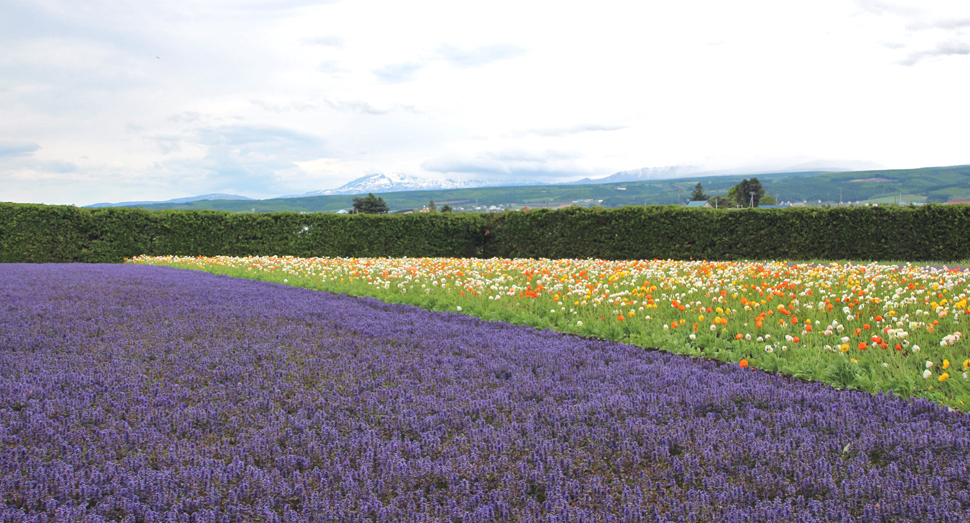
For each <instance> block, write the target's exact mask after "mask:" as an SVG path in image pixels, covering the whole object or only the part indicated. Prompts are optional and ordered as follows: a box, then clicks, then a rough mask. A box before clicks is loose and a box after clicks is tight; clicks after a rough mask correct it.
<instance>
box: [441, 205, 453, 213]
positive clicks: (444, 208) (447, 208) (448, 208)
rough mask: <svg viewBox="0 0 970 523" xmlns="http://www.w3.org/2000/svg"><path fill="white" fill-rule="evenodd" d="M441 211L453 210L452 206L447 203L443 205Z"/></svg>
mask: <svg viewBox="0 0 970 523" xmlns="http://www.w3.org/2000/svg"><path fill="white" fill-rule="evenodd" d="M441 212H452V209H451V206H450V205H448V204H447V203H446V204H444V205H443V206H442V207H441Z"/></svg>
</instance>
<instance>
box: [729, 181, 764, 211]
mask: <svg viewBox="0 0 970 523" xmlns="http://www.w3.org/2000/svg"><path fill="white" fill-rule="evenodd" d="M731 189H733V190H729V191H728V196H729V197H733V198H734V201H735V202H736V203H737V204H738V205H740V206H741V207H757V206H758V203H759V202H760V201H761V198H762V197H763V196H764V195H765V189H764V187H762V186H761V182H760V181H758V179H757V178H751V179H750V180H748V179H744V180H741V183H739V184H737V185H735V186H734V187H732V188H731Z"/></svg>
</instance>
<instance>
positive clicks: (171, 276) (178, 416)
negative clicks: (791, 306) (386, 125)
mask: <svg viewBox="0 0 970 523" xmlns="http://www.w3.org/2000/svg"><path fill="white" fill-rule="evenodd" d="M429 262H430V261H429ZM419 263H420V262H419ZM438 263H441V262H438ZM630 269H633V267H630V268H628V269H627V270H630ZM294 270H295V269H294ZM358 272H359V273H360V272H361V271H358ZM579 272H580V271H576V274H578V273H579ZM587 272H588V271H587ZM489 274H491V273H489ZM684 275H685V276H684V279H685V280H686V279H687V273H686V271H685V272H684ZM388 276H390V273H389V274H388ZM317 277H319V275H318V276H317ZM847 277H848V276H847ZM402 278H403V276H402ZM580 278H582V277H580ZM364 279H365V280H366V277H364ZM596 279H597V280H598V279H599V278H598V275H597V276H596ZM605 279H606V278H604V280H605ZM907 279H909V278H908V277H907ZM382 280H387V281H388V282H390V287H392V288H393V287H395V286H396V283H394V280H389V279H388V278H387V277H386V276H385V277H383V278H382ZM591 280H592V278H591ZM655 280H656V281H655ZM412 281H414V279H413V278H412ZM437 281H438V285H437V287H440V285H441V280H440V279H439V280H437ZM464 281H465V280H464V279H462V282H463V283H464ZM583 281H586V280H585V279H584V280H583ZM614 281H619V278H618V279H617V280H614ZM650 281H651V284H650V286H649V288H651V289H652V287H653V285H654V283H657V284H658V285H657V288H658V290H659V289H661V288H662V287H661V285H663V283H662V282H661V281H660V280H659V279H658V278H657V277H654V278H653V279H651V280H650ZM445 283H446V284H447V285H448V286H452V285H455V282H454V281H453V280H446V281H445ZM562 283H565V282H562ZM596 283H600V282H596ZM381 285H382V286H383V283H382V284H381ZM421 285H422V283H419V282H417V281H414V287H415V289H414V290H417V289H421ZM424 285H426V287H425V288H433V287H436V286H435V285H433V284H427V283H426V284H424ZM536 285H537V283H533V284H531V285H530V288H531V290H530V291H526V290H525V289H523V290H522V292H523V294H524V293H525V292H536V293H542V294H543V295H544V296H545V295H546V294H547V293H548V291H546V290H545V288H546V287H547V286H546V285H544V284H543V289H540V290H536ZM604 285H605V282H604ZM739 285H740V283H736V286H737V287H738V288H739V289H740V286H739ZM795 285H798V284H795ZM469 286H471V285H469ZM924 286H925V285H924ZM405 287H407V286H405ZM548 287H552V286H551V285H550V286H548ZM461 288H462V289H465V290H466V293H470V292H476V293H479V294H483V295H484V294H488V295H490V296H493V297H494V296H495V295H496V291H495V290H493V289H489V288H488V287H487V286H486V287H485V288H477V287H476V289H477V290H475V291H468V290H467V287H465V286H461ZM610 288H611V289H612V288H613V285H612V284H611V287H610ZM641 288H644V287H642V286H641ZM813 288H814V286H813ZM560 290H565V287H564V288H563V289H560ZM589 290H593V289H589ZM728 290H729V294H728V296H731V293H730V289H728ZM408 291H410V289H408ZM486 291H491V292H486ZM556 292H557V291H552V296H555V293H556ZM618 292H619V291H618ZM674 292H676V293H677V294H680V292H679V291H674ZM951 292H953V291H951ZM646 294H652V295H653V296H654V301H655V304H656V305H657V307H658V308H657V309H653V308H648V307H647V305H650V303H649V301H648V302H647V304H646V305H644V310H643V311H640V310H639V307H640V304H641V303H643V301H644V300H646V297H645V296H644V297H634V295H633V293H632V292H630V293H627V294H624V295H623V296H625V297H627V300H628V302H629V301H631V300H633V299H636V300H637V302H638V303H636V304H634V305H631V306H630V309H632V310H633V311H634V315H633V316H632V318H641V317H644V318H645V317H646V316H648V315H649V314H648V313H654V314H656V312H655V311H657V310H660V307H661V306H662V305H663V302H661V299H663V298H662V295H663V292H657V291H652V290H651V291H649V292H647V293H646ZM431 295H432V293H431V292H429V293H428V294H426V296H431ZM613 295H615V294H614V293H613V292H611V296H613ZM668 295H673V294H671V293H668ZM711 295H712V297H713V296H720V293H719V291H712V292H711ZM739 295H740V293H739ZM563 296H564V293H562V292H560V301H562V297H563ZM574 296H575V297H576V298H584V299H585V300H586V301H587V303H591V300H593V299H596V298H597V297H598V294H597V293H595V292H591V293H590V296H589V298H585V295H584V296H582V297H580V296H578V295H574ZM507 298H511V296H509V295H508V293H507V291H506V292H505V293H502V294H501V297H500V303H504V302H502V300H506V299H507ZM571 298H572V297H571ZM683 298H684V300H683V304H684V307H685V308H687V307H688V306H689V305H688V304H687V297H686V296H684V297H683ZM675 299H679V298H675ZM730 299H732V300H733V299H735V298H730ZM777 299H780V298H776V300H777ZM937 299H942V298H937ZM0 300H2V301H0V304H2V307H0V500H2V501H0V521H4V522H54V521H58V522H60V521H72V522H73V521H90V522H94V521H132V522H134V521H145V522H154V521H178V522H183V521H184V522H209V521H227V522H229V521H231V522H236V521H240V522H241V521H266V522H284V521H285V522H310V521H317V522H320V521H326V522H330V521H333V522H375V521H376V522H398V521H405V522H411V521H413V522H453V521H461V522H469V523H474V522H492V521H530V522H531V521H544V522H559V521H562V522H566V521H570V522H571V521H604V522H620V521H622V522H637V521H656V522H665V521H717V522H721V521H724V522H742V521H743V522H756V521H804V522H810V521H825V522H840V521H846V522H850V521H858V522H863V521H866V522H868V521H899V522H903V521H906V522H909V521H912V522H916V521H920V522H950V521H952V522H957V521H966V515H967V514H968V513H970V484H968V478H970V460H968V453H970V417H968V416H967V415H966V414H964V413H961V412H952V411H949V410H948V409H947V408H945V407H942V406H940V405H937V404H934V403H932V402H930V401H926V400H924V399H910V400H905V399H901V398H896V397H892V396H887V395H872V394H868V393H865V392H860V391H838V390H835V389H833V388H831V387H828V386H825V385H822V384H819V383H812V382H806V381H802V380H796V379H792V378H789V377H785V376H780V375H776V374H769V373H764V372H757V371H752V370H751V369H745V368H742V367H741V366H740V365H738V364H737V363H736V362H735V363H731V364H725V363H722V362H717V361H712V360H699V359H695V358H689V357H684V356H680V355H676V354H672V353H669V352H661V351H650V350H643V349H642V348H639V347H635V346H632V345H629V344H623V343H617V342H612V341H606V340H598V339H592V338H582V337H577V336H570V335H566V334H562V333H557V332H553V331H550V330H536V329H532V328H529V327H524V326H515V325H510V324H508V323H501V322H485V321H482V320H480V319H477V318H474V317H470V316H466V315H461V314H453V313H442V312H432V311H427V310H424V309H421V308H418V307H414V306H409V305H403V304H388V303H385V302H382V301H379V300H375V299H372V298H356V297H350V296H346V295H336V294H330V293H324V292H314V291H310V290H307V289H302V288H294V287H290V286H284V285H276V284H273V283H268V282H258V281H251V280H246V279H241V278H228V277H222V276H217V275H211V274H206V273H203V272H199V271H183V270H173V269H170V268H165V267H145V266H137V265H91V264H84V265H80V264H72V265H27V264H24V265H20V264H7V265H3V266H0ZM491 301H492V302H494V298H493V300H491ZM574 301H576V300H574ZM578 301H580V302H582V301H583V300H581V299H580V300H578ZM692 301H693V302H696V301H699V300H698V299H695V300H692ZM759 301H760V300H759ZM860 302H861V300H860ZM469 303H471V302H469ZM523 303H528V302H523ZM556 303H558V302H556ZM604 303H605V302H604ZM621 303H622V301H621ZM728 303H733V302H729V301H728V298H725V303H721V302H720V301H718V302H717V306H720V307H722V309H724V310H725V311H726V308H725V305H728ZM711 305H714V303H713V302H712V303H711ZM772 305H774V302H773V303H772ZM691 306H692V305H691ZM697 307H699V305H698V306H697ZM857 307H858V306H857ZM572 308H574V309H575V308H576V306H575V305H574V306H573V307H572ZM786 308H788V307H787V306H786ZM630 309H627V308H624V309H623V312H628V311H629V310H630ZM712 309H715V310H716V308H715V307H712ZM853 309H856V308H853ZM550 310H552V309H551V308H550ZM557 310H559V312H560V313H564V311H562V310H561V308H560V309H557ZM617 310H619V309H617ZM678 310H679V309H678ZM732 310H734V309H733V307H732ZM772 310H776V311H777V310H778V309H777V307H776V306H774V307H773V309H772ZM795 310H796V311H797V310H798V309H797V308H796V309H795ZM566 311H569V307H566ZM705 311H706V309H705ZM641 312H642V314H641ZM692 313H693V312H692ZM563 315H565V314H563ZM698 315H700V314H698ZM704 315H705V317H708V316H709V315H716V317H722V318H727V325H726V327H727V328H728V329H731V327H732V323H733V322H735V321H739V320H738V318H739V315H740V313H737V315H735V314H731V313H728V312H725V313H723V314H718V313H706V312H705V314H704ZM776 315H777V313H776ZM618 316H619V314H618ZM624 316H625V317H627V315H626V314H624ZM782 316H784V317H785V318H788V317H789V316H788V315H784V314H782ZM802 316H805V315H804V314H802ZM584 317H585V318H587V320H586V321H593V320H592V319H589V316H584ZM775 317H776V316H768V320H770V319H773V318H775ZM808 318H809V316H805V319H808ZM799 319H801V316H800V317H799ZM768 320H765V322H766V326H767V325H770V324H771V323H767V322H768ZM576 321H581V320H573V319H572V318H570V320H569V322H570V323H572V322H576ZM600 321H606V320H600ZM626 321H627V320H624V322H623V324H624V325H626ZM701 321H702V320H698V321H697V323H698V324H699V325H698V326H699V327H703V328H698V333H701V332H702V331H703V330H704V329H706V330H708V331H710V328H709V327H708V326H707V325H708V322H706V321H705V322H704V323H701ZM845 321H846V322H847V323H848V322H849V321H855V320H845ZM678 323H679V322H678ZM942 323H943V322H941V324H942ZM710 324H711V325H715V326H716V329H718V331H720V329H722V327H724V325H722V323H721V322H720V321H719V322H717V323H714V322H713V320H712V321H711V322H710ZM840 324H841V323H840ZM846 328H848V327H846ZM676 329H684V330H687V331H693V328H692V325H691V324H690V322H688V323H687V324H685V325H683V326H680V325H678V327H676ZM924 330H925V329H924ZM711 332H715V331H711ZM727 332H729V333H730V332H731V331H730V330H729V331H727ZM811 332H814V330H813V331H811ZM691 333H693V332H691ZM914 336H915V334H914ZM953 347H959V343H957V344H955V345H953ZM941 348H942V347H941ZM791 350H792V349H791V347H790V349H789V352H790V351H791ZM870 350H871V351H882V349H870ZM887 351H888V349H887ZM761 352H763V350H762V351H761ZM899 352H903V351H899ZM907 352H908V353H909V355H908V356H907V357H911V355H912V351H911V350H908V351H907ZM776 353H777V352H776ZM887 354H888V352H887ZM956 365H957V364H951V366H956ZM932 371H933V372H934V373H935V374H936V373H937V370H936V369H935V368H934V369H933V370H932ZM920 379H922V378H920ZM953 379H954V378H951V380H953ZM961 379H962V378H961ZM934 381H935V382H937V383H940V384H942V385H945V384H946V383H947V382H940V381H939V380H938V379H936V378H934Z"/></svg>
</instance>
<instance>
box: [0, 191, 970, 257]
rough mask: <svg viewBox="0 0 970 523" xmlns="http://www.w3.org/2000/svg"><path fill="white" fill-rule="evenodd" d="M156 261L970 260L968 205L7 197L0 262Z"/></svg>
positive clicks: (0, 213)
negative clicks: (303, 208) (396, 210)
mask: <svg viewBox="0 0 970 523" xmlns="http://www.w3.org/2000/svg"><path fill="white" fill-rule="evenodd" d="M140 254H148V255H186V256H199V255H206V256H213V255H231V256H247V255H278V256H285V255H291V256H306V257H311V256H318V257H319V256H346V257H351V256H387V257H401V256H410V257H421V256H454V257H465V258H469V257H472V258H473V257H493V256H495V257H502V258H520V257H525V258H602V259H668V258H670V259H680V260H686V259H690V258H693V259H706V260H740V259H789V260H811V259H851V260H898V261H903V260H909V261H931V260H933V261H953V260H968V259H970V206H967V205H926V206H922V207H854V208H831V209H827V208H791V209H742V210H724V209H721V210H715V209H688V208H685V207H677V206H666V207H665V206H649V207H622V208H618V209H612V210H606V209H583V208H578V207H573V208H569V209H563V210H556V211H553V210H546V209H540V210H535V211H527V212H507V213H501V214H493V215H482V214H466V213H437V214H407V215H360V216H348V215H336V214H325V213H309V214H297V213H272V214H250V213H242V214H237V213H229V212H219V211H160V212H158V211H154V212H153V211H146V210H142V209H129V208H99V209H85V208H77V207H71V206H48V205H30V204H12V203H0V262H120V261H122V260H123V259H124V258H131V257H134V256H137V255H140Z"/></svg>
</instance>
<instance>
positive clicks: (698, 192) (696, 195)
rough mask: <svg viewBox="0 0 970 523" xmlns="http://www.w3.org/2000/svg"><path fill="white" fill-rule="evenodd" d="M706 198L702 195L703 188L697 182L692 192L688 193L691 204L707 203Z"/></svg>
mask: <svg viewBox="0 0 970 523" xmlns="http://www.w3.org/2000/svg"><path fill="white" fill-rule="evenodd" d="M707 199H708V196H707V195H706V194H704V188H703V187H701V182H697V185H695V186H694V191H693V192H691V193H690V201H692V202H703V201H707Z"/></svg>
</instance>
